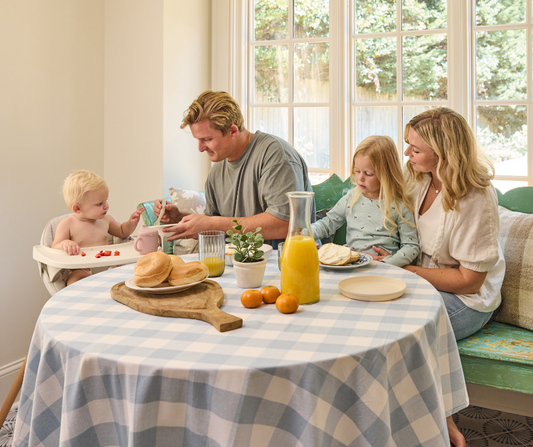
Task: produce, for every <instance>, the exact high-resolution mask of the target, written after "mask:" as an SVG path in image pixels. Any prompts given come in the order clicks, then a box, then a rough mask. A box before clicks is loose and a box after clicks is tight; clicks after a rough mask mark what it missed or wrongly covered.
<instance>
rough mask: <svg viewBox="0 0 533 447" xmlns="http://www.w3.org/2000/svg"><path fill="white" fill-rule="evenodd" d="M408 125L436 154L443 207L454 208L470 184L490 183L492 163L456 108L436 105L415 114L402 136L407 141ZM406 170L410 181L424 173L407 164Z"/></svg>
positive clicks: (481, 185)
mask: <svg viewBox="0 0 533 447" xmlns="http://www.w3.org/2000/svg"><path fill="white" fill-rule="evenodd" d="M410 129H413V130H414V131H415V132H416V133H417V134H418V135H419V136H420V138H422V140H423V141H424V143H426V144H427V145H428V146H429V147H430V148H431V149H432V150H433V152H435V154H436V155H437V158H438V162H437V176H438V178H439V180H440V181H441V182H442V207H443V209H444V211H450V210H455V209H457V204H458V201H459V200H460V199H461V198H462V197H464V196H465V195H466V193H467V192H468V189H469V188H477V189H483V188H487V187H488V186H490V184H491V183H490V181H491V180H492V179H493V178H494V166H493V165H492V163H491V161H490V160H489V159H488V158H487V157H485V155H483V154H482V153H481V152H480V151H479V149H478V146H477V143H476V138H475V136H474V132H473V131H472V129H471V128H470V126H469V125H468V123H467V122H466V120H465V119H464V118H463V117H462V116H461V115H459V114H458V113H457V112H455V111H454V110H451V109H448V108H446V107H437V108H435V109H430V110H426V111H425V112H422V113H420V114H419V115H417V116H415V117H414V118H413V119H412V120H411V121H409V122H408V123H407V125H406V126H405V132H404V139H405V142H406V143H407V144H409V130H410ZM407 170H408V172H409V176H410V178H411V181H420V180H422V178H423V177H424V176H425V175H426V173H422V172H416V171H415V170H414V169H413V167H412V166H411V165H410V164H408V165H407Z"/></svg>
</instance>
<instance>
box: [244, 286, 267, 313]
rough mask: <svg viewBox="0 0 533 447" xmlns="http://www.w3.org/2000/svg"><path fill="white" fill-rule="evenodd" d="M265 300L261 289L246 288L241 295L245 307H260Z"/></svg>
mask: <svg viewBox="0 0 533 447" xmlns="http://www.w3.org/2000/svg"><path fill="white" fill-rule="evenodd" d="M262 302H263V295H261V292H260V291H259V290H255V289H254V290H246V291H245V292H243V294H242V295H241V303H242V305H243V306H244V307H248V308H254V307H259V306H260V305H261V303H262Z"/></svg>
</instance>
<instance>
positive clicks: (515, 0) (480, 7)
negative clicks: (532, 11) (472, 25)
mask: <svg viewBox="0 0 533 447" xmlns="http://www.w3.org/2000/svg"><path fill="white" fill-rule="evenodd" d="M525 20H526V0H498V1H494V0H476V25H504V24H507V23H523V22H525Z"/></svg>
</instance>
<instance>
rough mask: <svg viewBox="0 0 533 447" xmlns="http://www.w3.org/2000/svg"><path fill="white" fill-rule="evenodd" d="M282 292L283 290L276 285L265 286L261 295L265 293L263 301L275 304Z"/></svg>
mask: <svg viewBox="0 0 533 447" xmlns="http://www.w3.org/2000/svg"><path fill="white" fill-rule="evenodd" d="M280 294H281V292H280V291H279V289H278V288H277V287H276V286H265V287H263V288H262V289H261V295H263V301H264V302H265V303H266V304H274V303H275V302H276V300H277V299H278V296H280Z"/></svg>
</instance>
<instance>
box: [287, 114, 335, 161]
mask: <svg viewBox="0 0 533 447" xmlns="http://www.w3.org/2000/svg"><path fill="white" fill-rule="evenodd" d="M293 146H294V147H295V149H296V150H297V151H298V152H299V153H300V155H301V156H302V157H303V158H304V160H305V162H306V163H307V167H308V168H319V169H324V168H329V109H328V108H327V107H299V108H295V109H294V145H293Z"/></svg>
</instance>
